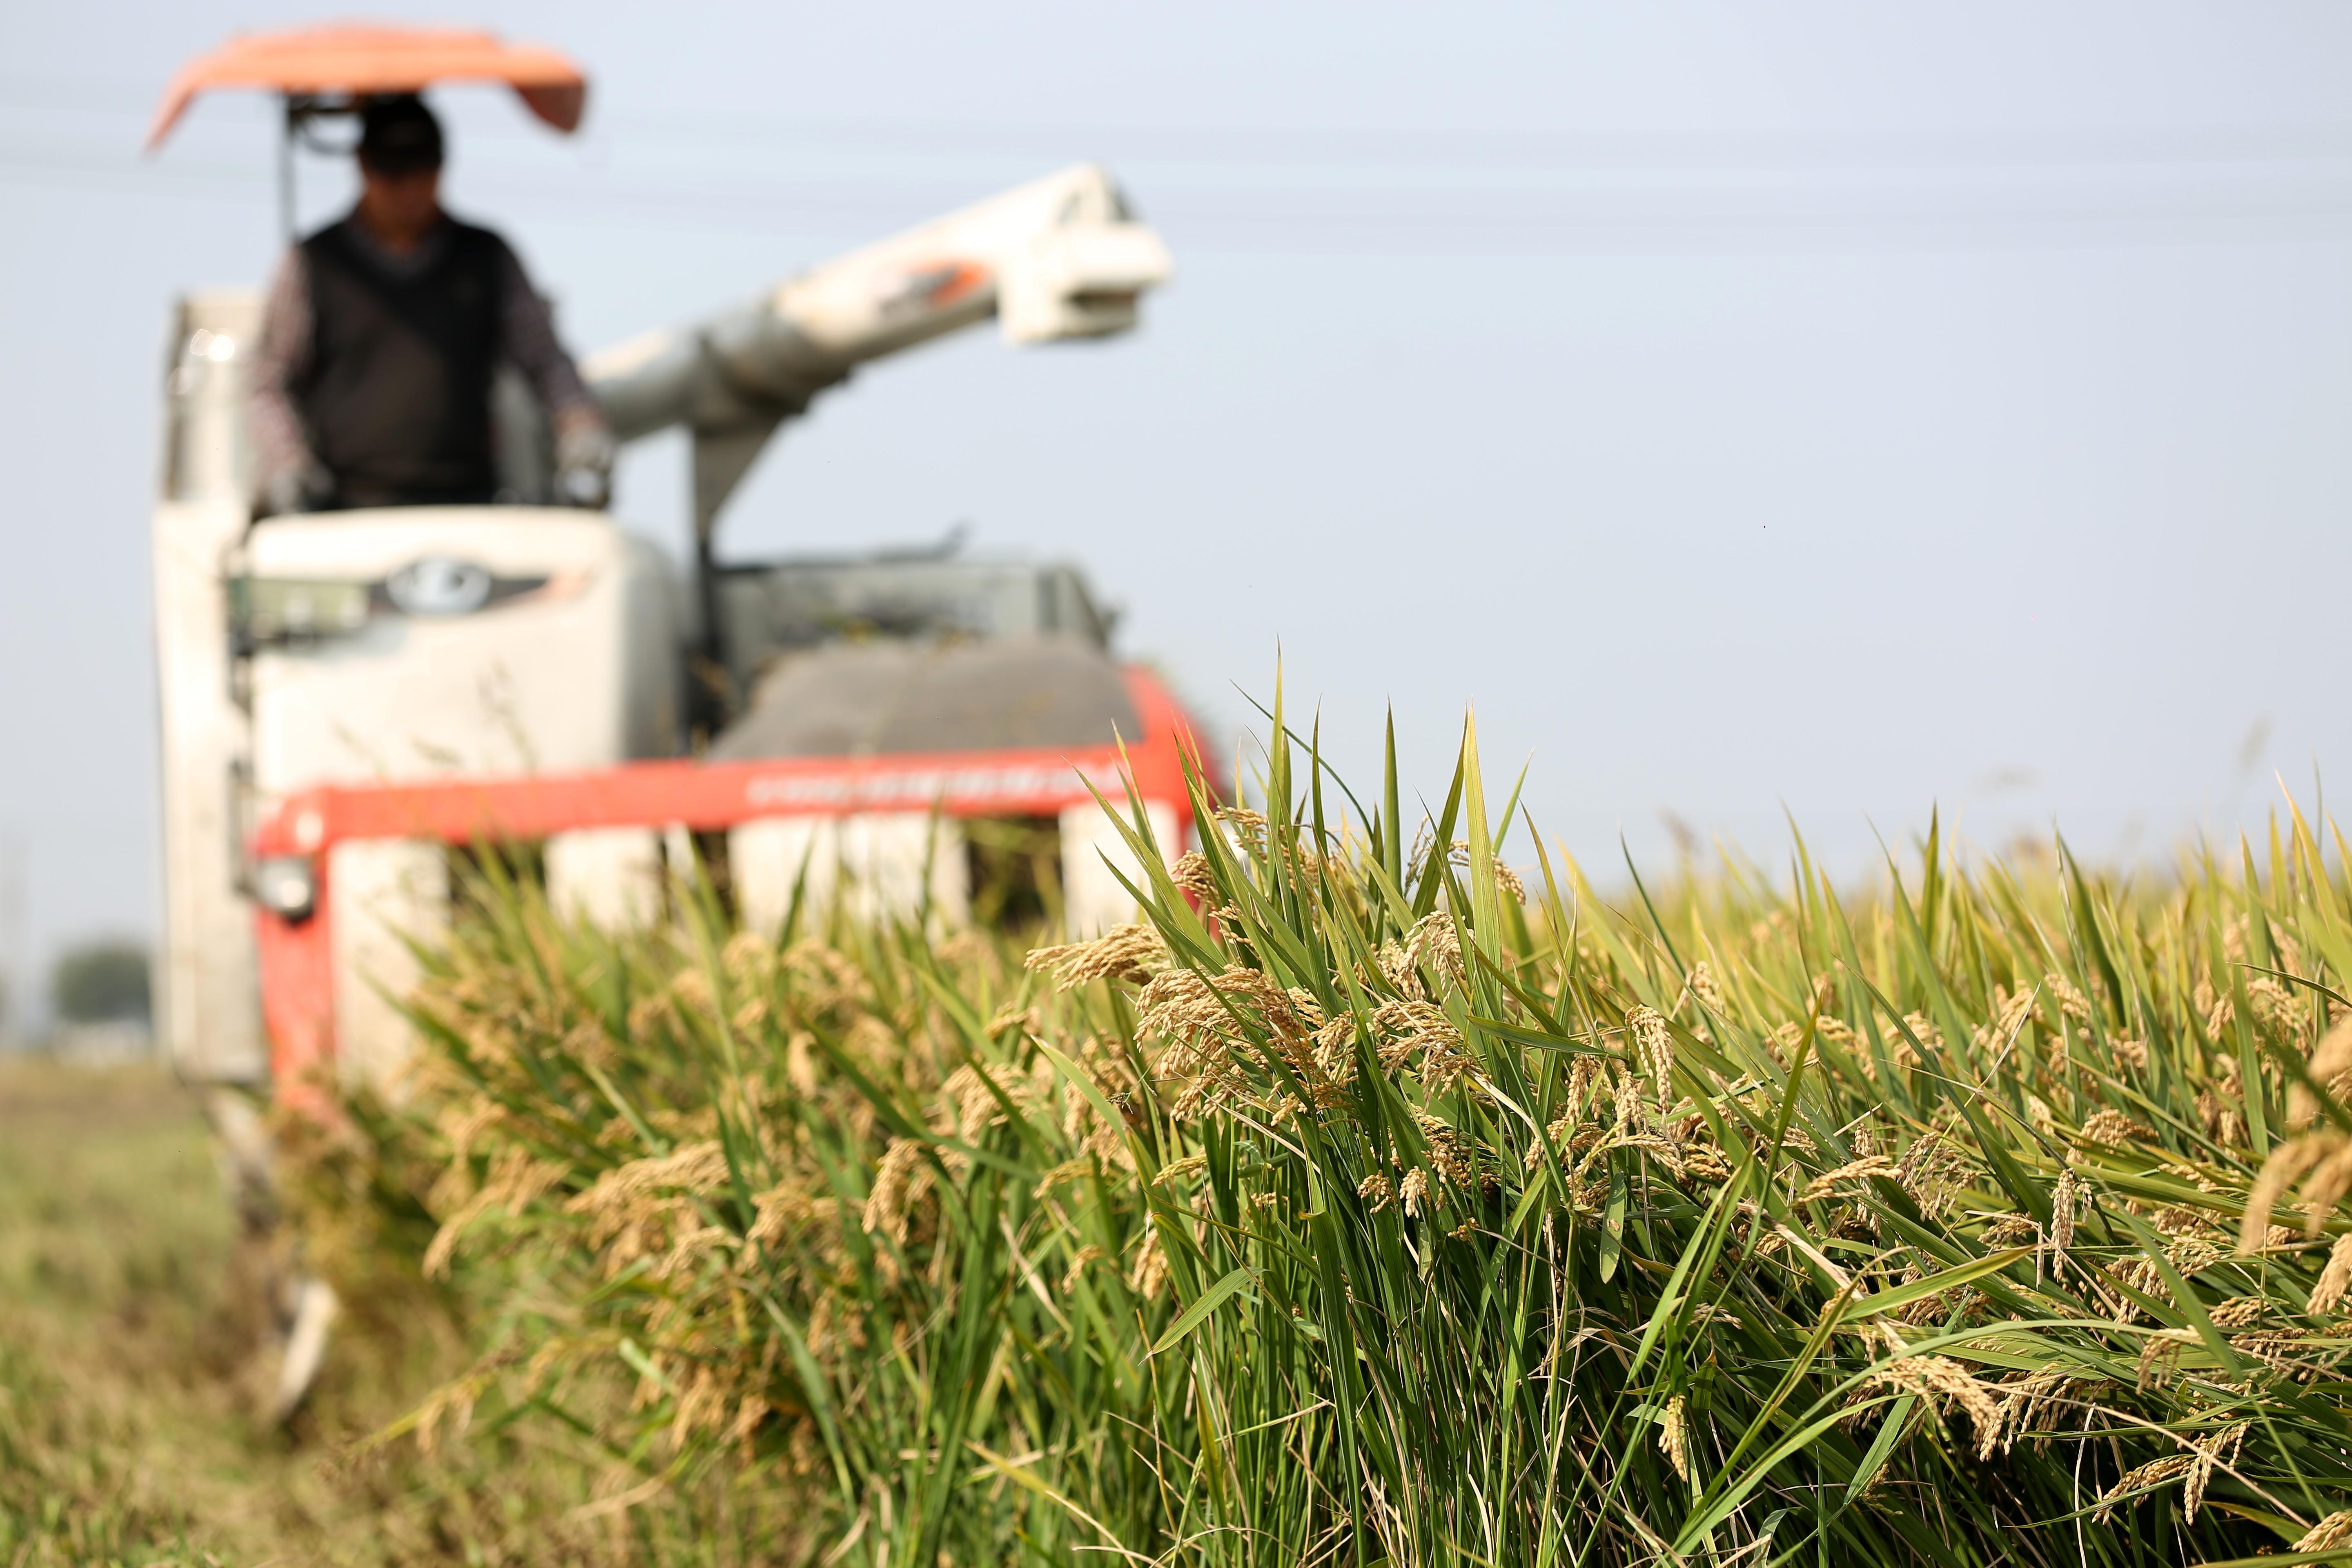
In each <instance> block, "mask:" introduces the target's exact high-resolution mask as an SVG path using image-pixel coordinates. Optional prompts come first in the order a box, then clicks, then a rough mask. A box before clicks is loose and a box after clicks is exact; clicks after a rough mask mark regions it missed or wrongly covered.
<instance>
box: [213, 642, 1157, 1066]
mask: <svg viewBox="0 0 2352 1568" xmlns="http://www.w3.org/2000/svg"><path fill="white" fill-rule="evenodd" d="M1124 675H1125V679H1126V681H1127V689H1128V696H1129V700H1131V701H1132V702H1133V703H1134V705H1135V711H1136V716H1137V718H1138V719H1139V721H1141V725H1142V730H1143V733H1142V734H1141V735H1140V736H1139V737H1138V738H1137V739H1136V740H1134V741H1132V742H1129V743H1128V744H1127V746H1126V747H1125V749H1124V751H1122V750H1121V748H1120V747H1119V746H1118V745H1117V744H1108V745H1103V746H1097V747H1088V748H1082V749H1075V750H1074V749H1067V748H1056V749H1022V750H1014V749H1005V750H992V751H979V752H894V753H890V754H887V755H878V756H867V757H780V758H774V759H771V760H767V761H762V762H749V763H698V762H690V761H674V762H649V763H625V764H623V765H621V766H619V767H613V768H604V769H599V770H596V771H594V772H590V773H541V774H532V775H528V776H523V777H517V778H507V779H458V780H449V781H446V782H434V783H426V784H363V785H340V784H338V785H324V786H320V787H318V788H314V789H307V790H303V791H300V792H299V793H297V794H295V795H289V796H288V797H287V798H286V799H285V800H283V801H281V802H279V803H278V805H277V807H276V808H275V809H274V810H273V811H271V812H270V814H269V815H268V817H267V818H266V819H265V820H264V821H263V823H262V825H261V826H260V828H259V829H258V830H257V832H256V833H255V835H254V837H253V851H254V854H255V856H256V858H257V859H259V858H280V857H289V856H299V857H303V858H308V859H309V861H310V873H311V878H312V882H311V887H312V889H313V891H312V896H311V904H310V913H309V914H307V915H306V916H303V917H301V918H299V919H295V918H291V917H289V916H287V915H284V914H280V913H278V911H276V910H269V909H267V908H261V907H259V906H257V915H256V924H257V947H258V949H259V954H258V956H259V960H260V968H261V1011H262V1022H263V1026H265V1027H266V1028H267V1029H268V1034H269V1043H270V1069H271V1073H272V1076H273V1078H274V1079H275V1080H276V1082H277V1084H278V1092H279V1094H280V1096H281V1097H284V1096H285V1095H286V1094H287V1093H288V1091H289V1090H290V1089H295V1088H296V1086H298V1085H300V1084H304V1083H309V1082H313V1081H315V1080H316V1079H319V1078H320V1076H321V1075H322V1074H323V1073H324V1072H325V1071H326V1070H327V1069H330V1068H331V1067H332V1064H333V1062H334V1059H335V1023H334V1019H335V971H334V957H333V952H334V949H333V943H332V940H331V934H332V931H333V929H334V926H333V922H334V918H335V910H334V899H333V888H332V884H331V880H330V877H329V867H330V863H331V853H330V852H331V850H332V849H333V848H334V847H335V846H336V845H338V844H344V843H350V842H352V841H353V840H363V839H384V838H405V839H436V840H439V841H440V842H442V843H444V844H452V845H461V844H477V843H484V842H488V841H493V840H498V839H532V838H544V837H549V836H550V835H551V834H557V833H566V832H571V831H572V830H574V829H579V828H591V827H651V828H662V827H670V826H682V827H685V828H688V829H689V830H693V831H698V832H701V831H710V830H714V829H719V828H727V827H732V826H736V825H737V824H739V823H744V822H752V821H756V820H758V819H760V818H762V817H775V816H851V815H854V814H856V813H859V812H868V811H929V810H937V811H939V812H940V814H941V815H943V816H956V817H967V816H1050V815H1053V814H1055V813H1057V812H1059V811H1061V810H1062V809H1063V808H1064V807H1066V806H1072V805H1086V804H1087V803H1089V802H1091V801H1092V800H1093V799H1094V798H1095V792H1099V793H1100V795H1102V798H1103V799H1104V800H1106V801H1108V802H1109V803H1110V804H1111V805H1113V806H1118V805H1120V804H1121V803H1122V802H1124V801H1126V800H1128V799H1129V798H1135V799H1140V800H1142V801H1144V802H1146V803H1147V804H1150V805H1162V806H1165V807H1167V808H1168V809H1169V810H1170V811H1171V812H1173V813H1174V815H1175V817H1176V823H1177V846H1164V847H1166V848H1169V849H1171V851H1172V849H1173V848H1174V847H1178V846H1181V843H1182V842H1183V840H1184V838H1185V836H1186V835H1188V834H1189V833H1190V832H1191V830H1192V795H1191V793H1190V792H1189V791H1188V790H1187V789H1186V787H1185V778H1184V765H1185V761H1186V759H1187V758H1188V757H1197V756H1198V754H1199V753H1198V751H1197V742H1196V741H1195V739H1194V735H1193V728H1192V722H1191V721H1190V719H1189V718H1188V717H1187V716H1186V715H1185V713H1184V710H1182V708H1181V707H1180V706H1179V705H1178V704H1177V702H1176V700H1175V699H1174V698H1173V697H1172V696H1171V695H1170V694H1169V691H1168V689H1167V688H1166V687H1164V686H1162V685H1161V684H1160V681H1159V679H1157V678H1156V677H1155V676H1153V675H1152V674H1151V673H1150V671H1148V670H1144V669H1139V668H1129V669H1127V670H1126V671H1125V672H1124Z"/></svg>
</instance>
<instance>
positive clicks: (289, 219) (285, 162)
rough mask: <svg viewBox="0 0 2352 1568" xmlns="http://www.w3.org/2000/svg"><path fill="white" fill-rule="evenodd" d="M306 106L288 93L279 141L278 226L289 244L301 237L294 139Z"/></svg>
mask: <svg viewBox="0 0 2352 1568" xmlns="http://www.w3.org/2000/svg"><path fill="white" fill-rule="evenodd" d="M305 107H306V106H305V105H304V104H303V102H302V100H300V99H299V98H298V97H296V96H295V95H294V94H293V93H290V92H289V93H288V94H287V95H286V133H285V134H284V135H283V136H281V137H279V138H278V227H279V228H282V229H284V230H285V231H286V243H287V244H288V245H289V246H290V245H292V244H293V243H294V242H295V240H296V239H298V238H299V235H297V234H296V233H295V213H294V139H295V136H296V135H297V133H298V132H299V127H300V126H301V123H302V116H303V112H304V109H305Z"/></svg>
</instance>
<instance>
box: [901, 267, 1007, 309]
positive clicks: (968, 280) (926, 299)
mask: <svg viewBox="0 0 2352 1568" xmlns="http://www.w3.org/2000/svg"><path fill="white" fill-rule="evenodd" d="M989 277H990V274H989V269H988V268H985V267H983V266H982V265H981V264H980V263H979V262H977V261H940V262H935V263H933V264H931V265H929V266H927V267H918V268H912V269H910V270H908V271H906V272H902V273H900V274H898V276H897V277H895V278H888V279H884V280H883V281H882V282H881V283H880V285H879V287H877V289H876V303H877V305H878V306H879V308H880V310H881V312H882V315H883V317H884V318H885V319H886V320H887V319H892V318H897V317H902V316H908V315H912V314H914V313H915V312H917V311H919V310H944V309H946V308H947V307H948V306H950V305H952V304H954V303H955V302H956V301H957V300H961V299H964V298H965V297H967V296H968V295H971V294H972V293H974V292H976V291H978V290H979V289H983V288H985V287H987V285H988V281H989Z"/></svg>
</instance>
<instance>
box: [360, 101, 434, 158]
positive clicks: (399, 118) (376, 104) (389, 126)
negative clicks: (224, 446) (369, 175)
mask: <svg viewBox="0 0 2352 1568" xmlns="http://www.w3.org/2000/svg"><path fill="white" fill-rule="evenodd" d="M359 152H360V163H361V164H362V165H363V166H364V167H366V168H368V169H370V170H372V171H373V172H374V173H376V174H422V173H424V172H425V171H426V170H428V169H437V168H439V167H440V166H441V121H438V120H436V119H435V118H434V116H433V111H432V110H429V109H427V108H425V100H423V99H421V98H419V97H417V96H416V95H415V93H413V92H405V93H402V94H400V95H398V96H397V97H389V98H371V99H369V100H367V102H366V104H365V105H364V106H362V108H361V110H360V147H359Z"/></svg>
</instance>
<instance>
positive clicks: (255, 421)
mask: <svg viewBox="0 0 2352 1568" xmlns="http://www.w3.org/2000/svg"><path fill="white" fill-rule="evenodd" d="M252 365H253V369H252V371H251V373H250V374H251V380H250V381H249V382H248V383H247V388H246V398H247V417H248V422H249V424H250V426H251V429H252V435H253V459H254V461H253V469H254V472H253V479H254V489H256V491H257V492H259V493H261V494H268V491H269V484H270V481H271V480H272V479H276V478H277V477H278V475H280V474H289V473H290V474H299V473H307V472H309V471H310V468H313V467H314V466H315V465H316V464H317V462H318V458H316V457H315V456H313V455H312V453H311V451H310V437H308V436H306V435H305V434H304V433H303V430H302V419H301V416H299V414H297V413H296V412H295V411H294V393H293V388H294V384H296V383H297V382H299V380H301V378H302V376H303V374H305V373H306V372H308V371H309V370H310V270H309V268H306V267H305V266H304V265H303V263H302V253H301V251H300V250H299V249H295V248H292V247H289V249H288V250H287V252H286V255H285V256H284V258H281V259H280V260H279V261H278V271H277V274H276V275H275V276H274V277H272V278H271V279H270V280H269V293H268V296H267V297H266V298H265V299H264V300H263V301H262V306H261V342H259V343H258V344H257V345H256V346H255V350H254V356H253V361H252Z"/></svg>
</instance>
